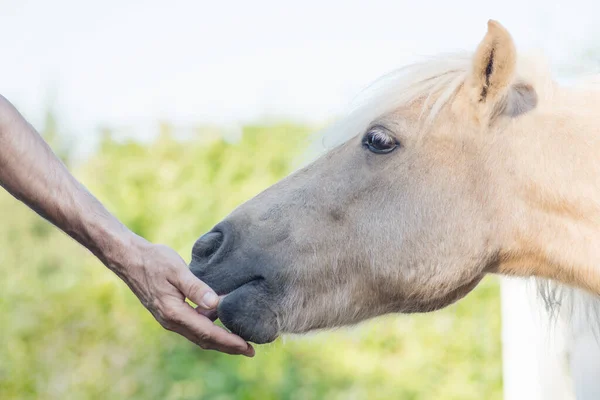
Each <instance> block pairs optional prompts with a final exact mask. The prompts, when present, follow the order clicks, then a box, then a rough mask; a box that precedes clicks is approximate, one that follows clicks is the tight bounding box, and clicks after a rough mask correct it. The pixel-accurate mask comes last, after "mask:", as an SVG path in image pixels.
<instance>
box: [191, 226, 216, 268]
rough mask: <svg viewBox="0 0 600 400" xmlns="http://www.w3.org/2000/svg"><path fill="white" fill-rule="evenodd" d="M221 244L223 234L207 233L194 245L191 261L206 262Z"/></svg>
mask: <svg viewBox="0 0 600 400" xmlns="http://www.w3.org/2000/svg"><path fill="white" fill-rule="evenodd" d="M222 244H223V234H222V233H221V232H209V233H207V234H205V235H203V236H202V237H200V239H198V240H197V241H196V243H195V244H194V248H193V249H192V259H195V260H202V259H204V260H206V261H208V259H210V257H211V256H212V255H213V254H215V253H216V252H217V250H219V248H220V247H221V245H222Z"/></svg>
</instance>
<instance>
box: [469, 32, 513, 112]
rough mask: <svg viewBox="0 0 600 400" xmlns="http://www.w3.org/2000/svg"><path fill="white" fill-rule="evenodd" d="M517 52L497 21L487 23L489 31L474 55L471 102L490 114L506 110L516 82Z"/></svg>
mask: <svg viewBox="0 0 600 400" xmlns="http://www.w3.org/2000/svg"><path fill="white" fill-rule="evenodd" d="M516 64H517V51H516V49H515V44H514V42H513V39H512V37H511V36H510V34H509V33H508V31H507V30H506V29H505V28H504V27H503V26H502V25H500V24H499V23H498V22H496V21H493V20H489V21H488V31H487V34H486V35H485V37H484V38H483V40H482V41H481V43H480V44H479V47H478V48H477V51H476V52H475V55H474V57H473V65H472V71H471V76H470V78H469V86H470V87H469V89H470V96H471V100H472V101H473V102H474V103H475V104H477V106H478V107H483V108H484V109H485V110H487V111H488V115H489V113H497V112H498V111H501V110H503V109H505V108H506V105H507V101H508V99H509V97H512V96H509V94H510V91H511V90H510V89H511V87H512V84H513V81H514V79H515V70H516Z"/></svg>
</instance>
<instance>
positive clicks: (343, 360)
mask: <svg viewBox="0 0 600 400" xmlns="http://www.w3.org/2000/svg"><path fill="white" fill-rule="evenodd" d="M50 122H52V121H50ZM307 133H308V130H307V128H306V127H302V126H296V125H291V124H279V125H276V124H274V125H267V126H258V125H256V126H247V127H245V129H244V134H243V136H242V138H241V139H240V140H239V141H238V142H237V143H230V142H228V141H225V140H224V139H222V138H221V136H220V135H218V133H215V132H212V133H211V132H208V131H203V132H200V131H199V132H198V135H197V136H196V137H194V138H187V139H185V140H177V139H176V138H175V137H174V136H173V135H172V134H171V129H169V127H168V126H164V127H163V129H162V133H161V135H160V136H159V137H158V138H157V139H156V140H154V141H152V142H151V143H149V144H140V143H134V142H128V141H119V140H115V139H113V138H112V137H111V135H110V134H105V135H104V137H103V138H102V143H101V145H100V147H99V149H98V151H97V152H96V153H95V154H94V155H93V156H92V157H91V158H90V159H89V160H87V161H86V162H85V163H84V164H83V165H82V166H81V167H80V168H77V170H76V174H77V176H78V177H79V178H80V179H81V180H82V181H83V182H84V183H85V184H86V185H87V186H88V187H89V188H90V190H91V191H92V192H93V193H94V194H96V195H97V197H99V198H100V200H101V201H103V202H104V203H105V204H106V206H107V207H108V208H109V209H110V210H111V211H112V212H113V213H115V214H116V215H117V216H118V217H119V218H120V219H121V220H122V221H123V222H124V223H125V224H126V225H128V226H129V227H131V228H132V229H133V230H135V231H136V232H137V233H138V234H141V235H143V236H145V237H147V238H148V239H150V240H153V241H156V242H162V243H165V244H168V245H170V246H172V247H173V248H175V249H176V250H178V251H179V252H180V253H181V254H182V255H183V256H184V258H185V259H186V260H188V261H189V257H190V250H191V246H192V244H193V242H194V240H195V239H196V238H197V237H198V236H199V235H200V234H202V233H203V232H205V231H207V230H208V229H210V228H211V227H212V226H213V224H215V223H216V222H218V221H219V220H220V219H222V218H223V217H224V216H225V215H226V214H227V213H228V212H230V211H231V210H232V209H233V208H234V207H235V206H236V205H238V204H240V203H242V202H243V201H244V200H247V199H248V198H250V197H251V196H253V195H254V194H256V193H258V192H260V191H261V190H262V189H264V188H266V187H267V186H269V185H270V184H272V183H274V182H276V181H277V180H278V179H280V178H281V177H283V176H285V175H286V174H287V173H288V172H289V171H290V170H291V168H292V167H293V160H294V159H295V157H296V156H297V155H298V154H300V153H301V152H302V151H304V149H305V148H306V140H307V137H308V135H307ZM47 137H48V138H49V139H52V140H53V141H54V142H56V137H54V136H52V135H47ZM53 144H54V147H55V148H59V147H60V148H61V149H63V150H64V147H61V146H59V145H58V144H56V143H53ZM61 155H62V156H63V158H65V159H66V158H68V154H67V153H66V152H64V151H63V153H62V154H61ZM0 221H1V223H0V399H145V400H147V399H215V400H216V399H219V400H225V399H323V398H327V399H436V400H445V399H457V400H458V399H460V400H468V399H478V400H479V399H500V398H501V395H502V376H501V347H500V310H499V290H498V284H497V282H496V281H495V280H494V279H490V278H487V279H486V280H485V281H484V282H483V283H482V284H481V285H480V286H479V287H478V288H477V289H476V290H475V291H474V292H473V293H472V294H470V295H469V296H468V297H467V298H466V299H465V300H463V301H462V302H460V303H459V304H457V305H454V306H451V307H449V308H448V309H445V310H443V311H440V312H436V313H433V314H429V315H411V316H386V317H382V318H378V319H376V320H373V321H370V322H367V323H363V324H361V325H359V326H358V327H353V328H344V329H340V330H337V331H334V332H321V333H317V334H311V335H308V336H305V337H301V338H300V337H288V338H284V339H280V340H278V341H277V342H276V343H274V344H271V345H267V346H262V347H258V348H257V355H256V357H255V358H254V359H245V358H241V357H231V356H227V355H222V354H218V353H214V352H204V351H201V350H200V349H198V348H195V347H194V346H192V345H191V344H188V342H187V341H186V340H184V339H183V338H181V337H178V336H176V335H175V334H172V333H169V332H167V331H164V330H162V328H161V327H160V326H159V325H158V324H157V323H156V322H155V321H154V320H153V319H152V317H151V316H150V314H149V313H148V312H146V311H145V310H144V308H143V307H142V306H141V305H140V304H139V302H138V301H137V299H136V298H135V297H134V296H133V295H132V294H131V293H130V292H129V291H128V289H127V288H126V286H125V285H124V284H123V283H122V282H121V281H120V280H119V279H118V278H116V277H115V276H113V274H112V273H111V272H110V271H108V270H107V269H106V268H104V267H103V266H102V265H101V264H100V263H99V262H97V261H96V260H95V259H93V257H92V256H90V255H89V254H88V253H87V252H86V251H85V250H83V249H82V248H80V247H79V246H78V245H77V244H76V243H74V242H73V241H72V240H70V239H69V238H68V237H66V236H65V235H63V234H62V233H60V232H59V231H57V230H56V229H55V228H54V227H52V226H51V225H50V224H48V223H47V222H45V221H43V220H42V219H40V218H39V217H37V216H36V215H35V214H34V213H33V212H31V211H29V210H28V209H26V208H25V207H24V206H23V205H21V204H20V203H18V202H17V201H16V200H14V199H13V198H11V197H10V196H9V195H8V194H6V193H4V192H1V193H0Z"/></svg>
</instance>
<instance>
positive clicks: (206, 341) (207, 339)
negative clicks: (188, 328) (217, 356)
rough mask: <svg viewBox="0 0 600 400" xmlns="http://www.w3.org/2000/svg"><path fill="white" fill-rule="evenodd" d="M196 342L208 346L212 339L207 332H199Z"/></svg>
mask: <svg viewBox="0 0 600 400" xmlns="http://www.w3.org/2000/svg"><path fill="white" fill-rule="evenodd" d="M198 340H199V341H200V342H202V343H204V344H209V343H211V342H212V341H213V337H212V335H211V334H210V333H208V332H200V333H199V334H198Z"/></svg>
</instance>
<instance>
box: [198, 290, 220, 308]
mask: <svg viewBox="0 0 600 400" xmlns="http://www.w3.org/2000/svg"><path fill="white" fill-rule="evenodd" d="M202 302H203V303H204V307H208V308H215V307H216V306H217V303H218V302H219V296H217V295H216V294H215V293H214V292H206V294H204V296H203V297H202Z"/></svg>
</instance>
